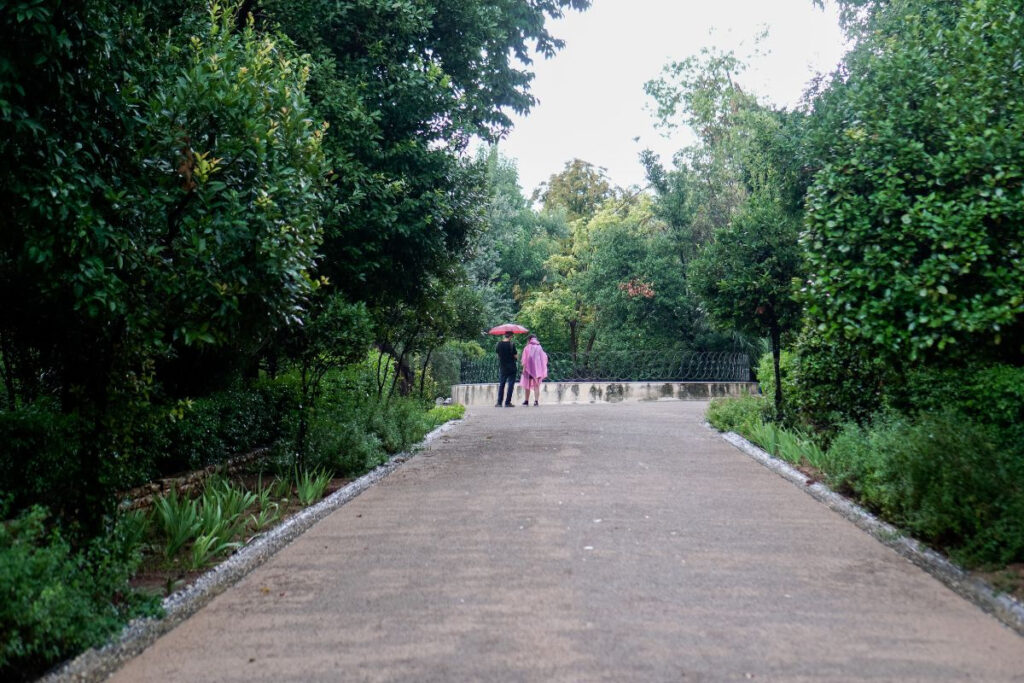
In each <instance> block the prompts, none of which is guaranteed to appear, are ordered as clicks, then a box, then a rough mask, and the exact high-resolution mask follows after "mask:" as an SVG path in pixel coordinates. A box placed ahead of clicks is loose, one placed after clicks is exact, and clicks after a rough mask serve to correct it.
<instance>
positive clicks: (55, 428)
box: [0, 401, 86, 510]
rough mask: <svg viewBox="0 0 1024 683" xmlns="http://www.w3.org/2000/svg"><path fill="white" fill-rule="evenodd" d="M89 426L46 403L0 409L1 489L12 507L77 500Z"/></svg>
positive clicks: (58, 506)
mask: <svg viewBox="0 0 1024 683" xmlns="http://www.w3.org/2000/svg"><path fill="white" fill-rule="evenodd" d="M85 428H86V425H85V424H84V422H83V421H82V420H80V419H79V418H78V416H77V415H63V414H61V413H60V412H58V411H57V408H56V406H55V405H53V404H51V403H49V402H46V401H40V402H37V403H34V404H30V405H27V406H25V407H22V408H18V409H17V410H12V411H0V444H3V446H2V448H0V491H4V492H7V493H8V494H10V495H11V496H13V498H12V499H11V500H9V501H8V503H9V504H10V506H11V508H12V509H15V510H20V509H23V508H26V507H28V506H29V505H33V504H39V505H44V506H47V507H50V508H51V509H59V508H60V507H61V506H62V505H64V504H65V503H66V502H67V501H70V500H73V499H74V496H72V495H71V494H72V491H71V489H72V488H73V487H75V486H76V482H78V481H80V480H81V479H82V477H81V476H80V474H81V472H80V467H81V464H80V460H79V454H78V451H79V444H80V443H81V437H82V434H83V432H84V430H85Z"/></svg>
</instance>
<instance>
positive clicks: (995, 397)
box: [890, 364, 1024, 431]
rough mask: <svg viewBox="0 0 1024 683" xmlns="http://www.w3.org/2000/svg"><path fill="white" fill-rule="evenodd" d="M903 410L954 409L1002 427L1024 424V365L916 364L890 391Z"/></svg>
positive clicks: (1009, 427)
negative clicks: (926, 365)
mask: <svg viewBox="0 0 1024 683" xmlns="http://www.w3.org/2000/svg"><path fill="white" fill-rule="evenodd" d="M890 394H891V397H890V402H891V404H892V405H893V406H894V407H896V408H897V409H898V410H900V411H901V412H904V413H907V414H914V413H916V412H920V411H924V412H934V411H938V410H943V409H947V408H949V409H954V410H958V411H960V412H962V413H963V414H965V415H967V416H969V417H971V418H974V419H975V420H978V421H981V422H985V423H988V424H991V425H993V426H995V427H999V428H1000V429H1002V430H1010V431H1015V430H1016V429H1018V428H1019V427H1020V425H1021V424H1022V423H1024V368H1019V367H1015V366H1012V365H1001V364H994V365H974V366H965V367H951V368H949V367H947V368H929V367H917V368H914V369H913V370H911V371H909V372H907V373H906V375H905V376H904V377H903V378H902V381H901V382H899V383H897V384H895V385H894V386H893V388H892V390H891V392H890Z"/></svg>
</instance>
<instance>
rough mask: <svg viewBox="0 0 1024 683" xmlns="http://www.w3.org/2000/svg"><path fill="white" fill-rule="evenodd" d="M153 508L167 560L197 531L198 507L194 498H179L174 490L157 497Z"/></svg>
mask: <svg viewBox="0 0 1024 683" xmlns="http://www.w3.org/2000/svg"><path fill="white" fill-rule="evenodd" d="M153 508H154V516H155V519H156V523H157V526H158V527H159V530H160V532H161V534H162V536H163V539H164V557H165V558H166V559H168V560H169V559H171V558H172V557H174V556H175V555H177V554H178V551H179V550H181V548H182V547H184V545H185V544H186V543H188V542H189V541H190V540H191V539H192V538H193V537H194V536H195V535H196V534H198V533H199V529H200V526H201V521H200V519H199V509H198V506H197V505H196V502H195V501H194V500H188V499H183V498H179V497H178V492H177V491H176V490H172V491H171V492H170V493H169V494H167V495H166V496H161V497H159V498H157V499H156V501H155V502H154V503H153Z"/></svg>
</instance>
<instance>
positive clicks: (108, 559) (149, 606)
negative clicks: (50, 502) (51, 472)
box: [0, 506, 159, 680]
mask: <svg viewBox="0 0 1024 683" xmlns="http://www.w3.org/2000/svg"><path fill="white" fill-rule="evenodd" d="M46 519H47V512H46V510H45V509H44V508H42V507H39V506H34V507H32V508H30V509H29V510H26V511H25V512H23V513H22V514H21V515H20V516H19V517H17V518H16V519H14V520H11V521H8V522H5V523H3V524H2V525H0V677H2V678H3V679H4V680H31V679H34V678H36V677H37V676H39V675H40V674H41V673H43V672H44V671H45V670H46V669H48V668H49V667H51V666H53V665H54V664H56V663H58V662H60V661H62V660H63V659H65V658H67V657H69V656H71V655H74V654H77V653H78V652H81V651H82V650H85V649H87V648H89V647H93V646H95V645H98V644H100V643H102V642H104V641H105V640H106V639H107V638H108V637H109V636H110V634H112V633H114V632H115V631H117V630H118V629H120V628H121V627H122V626H123V625H124V624H126V623H127V622H128V621H129V620H130V619H132V618H134V617H136V616H140V615H144V614H148V615H155V614H157V613H158V612H159V600H158V599H157V598H155V597H146V596H142V595H140V594H137V593H134V592H132V591H131V590H129V589H128V577H129V576H130V575H131V574H132V572H133V571H134V570H135V568H136V567H137V566H138V562H139V553H138V539H139V534H138V533H136V530H135V529H133V522H132V521H130V520H122V522H120V523H118V524H117V525H115V526H114V527H113V529H111V530H110V531H109V532H108V533H107V535H105V536H104V537H102V538H100V539H97V540H95V541H93V542H92V543H91V544H90V545H89V546H88V547H87V548H86V549H85V550H84V551H75V550H73V549H72V548H71V546H70V545H69V543H68V542H67V541H66V540H64V537H63V536H62V534H61V533H60V531H59V530H58V529H48V528H47V525H46Z"/></svg>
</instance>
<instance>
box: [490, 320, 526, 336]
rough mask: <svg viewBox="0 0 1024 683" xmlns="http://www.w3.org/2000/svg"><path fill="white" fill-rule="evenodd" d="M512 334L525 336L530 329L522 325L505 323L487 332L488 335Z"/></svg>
mask: <svg viewBox="0 0 1024 683" xmlns="http://www.w3.org/2000/svg"><path fill="white" fill-rule="evenodd" d="M506 332H511V333H512V334H525V333H527V332H529V330H528V329H526V328H525V327H523V326H522V325H516V324H515V323H505V324H504V325H498V326H497V327H492V328H491V329H489V330H487V334H505V333H506Z"/></svg>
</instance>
